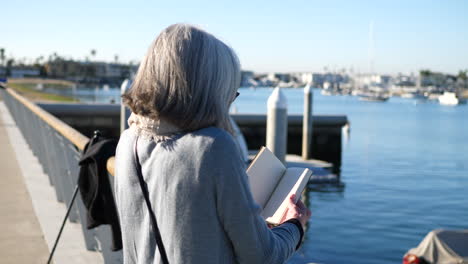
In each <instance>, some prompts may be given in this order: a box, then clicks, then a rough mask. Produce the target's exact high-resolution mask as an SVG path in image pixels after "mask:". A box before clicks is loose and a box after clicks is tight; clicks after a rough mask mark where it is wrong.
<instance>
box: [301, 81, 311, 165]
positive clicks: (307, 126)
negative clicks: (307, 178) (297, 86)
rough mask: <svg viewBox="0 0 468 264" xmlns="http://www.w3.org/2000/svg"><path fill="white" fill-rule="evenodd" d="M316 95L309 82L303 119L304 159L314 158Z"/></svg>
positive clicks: (305, 90) (305, 92) (305, 91)
mask: <svg viewBox="0 0 468 264" xmlns="http://www.w3.org/2000/svg"><path fill="white" fill-rule="evenodd" d="M313 99H314V95H313V92H312V88H311V87H310V85H309V84H307V85H306V87H304V114H303V119H302V159H304V160H308V159H310V158H312V153H311V149H312V123H313V120H312V102H313Z"/></svg>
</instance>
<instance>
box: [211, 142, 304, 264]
mask: <svg viewBox="0 0 468 264" xmlns="http://www.w3.org/2000/svg"><path fill="white" fill-rule="evenodd" d="M209 155H210V159H211V160H212V162H213V163H212V164H213V168H215V169H214V172H215V173H216V175H214V177H216V206H217V212H218V217H219V220H220V222H221V223H222V225H223V227H224V230H225V232H226V234H227V236H228V237H229V239H230V241H231V243H232V246H233V249H234V253H235V254H236V258H237V259H238V261H239V262H240V263H284V262H286V260H287V259H288V258H289V257H291V255H292V254H293V253H294V251H295V248H296V246H297V245H298V243H299V241H300V237H301V234H300V231H299V230H298V228H297V226H296V225H295V224H294V223H284V224H282V225H280V226H278V227H276V228H273V229H270V228H268V226H267V225H266V223H265V220H264V219H263V218H262V217H261V216H260V212H261V208H260V207H259V206H258V205H257V204H256V203H255V202H254V200H253V196H252V194H251V191H250V187H249V184H248V179H247V174H246V172H245V165H244V163H243V162H242V160H241V156H240V154H239V152H238V150H237V148H236V145H235V142H234V141H233V139H232V138H231V137H230V136H229V135H221V136H218V137H217V138H216V140H215V141H214V143H213V146H212V150H211V151H210V154H209Z"/></svg>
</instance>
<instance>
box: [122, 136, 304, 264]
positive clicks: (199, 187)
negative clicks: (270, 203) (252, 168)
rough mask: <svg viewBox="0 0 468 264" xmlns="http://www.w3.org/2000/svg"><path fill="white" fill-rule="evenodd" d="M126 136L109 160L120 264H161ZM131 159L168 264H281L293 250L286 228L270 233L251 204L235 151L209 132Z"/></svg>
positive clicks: (146, 142) (291, 232)
mask: <svg viewBox="0 0 468 264" xmlns="http://www.w3.org/2000/svg"><path fill="white" fill-rule="evenodd" d="M136 138H137V132H136V131H135V130H133V129H128V130H126V131H125V132H124V133H123V134H122V135H121V137H120V141H119V144H118V147H117V153H116V161H115V164H116V169H115V173H116V175H115V198H116V203H117V209H118V212H119V218H120V224H121V228H122V239H123V256H124V263H127V264H128V263H142V264H143V263H145V264H146V263H160V255H159V251H158V249H157V246H156V241H155V239H154V234H153V231H152V227H151V222H150V221H151V220H150V217H149V214H148V210H147V207H146V204H145V202H144V198H143V195H142V192H141V189H140V185H139V183H138V177H137V171H136V167H135V157H134V144H135V141H136ZM138 155H139V158H140V162H141V166H142V172H143V176H144V179H145V181H146V183H147V185H148V190H149V196H150V200H151V203H152V208H153V211H154V213H155V215H156V219H157V222H158V225H159V229H160V232H161V236H162V240H163V244H164V246H165V248H166V253H167V256H168V259H169V262H170V263H283V262H285V261H286V260H287V259H288V258H289V257H290V256H291V255H292V254H293V253H294V251H295V247H296V245H297V244H298V242H299V238H300V233H299V230H298V228H297V227H296V226H295V225H294V224H291V223H285V224H282V225H280V226H279V227H276V228H273V229H269V228H268V227H267V225H266V224H265V221H264V220H263V218H262V217H261V216H260V214H259V213H260V208H259V206H258V205H257V204H256V203H255V202H254V201H253V198H252V194H251V192H250V188H249V185H248V179H247V174H246V173H245V169H246V168H245V165H244V163H243V161H242V160H241V155H240V154H239V151H238V148H237V146H236V143H235V142H234V140H233V138H232V137H231V136H230V135H229V134H228V133H226V132H225V131H224V130H221V129H218V128H214V127H210V128H205V129H201V130H198V131H195V132H192V133H187V134H182V135H179V136H176V137H175V138H174V139H171V140H167V141H163V142H160V143H156V142H154V141H153V140H151V139H148V138H145V137H142V136H139V139H138Z"/></svg>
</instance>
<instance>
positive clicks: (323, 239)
mask: <svg viewBox="0 0 468 264" xmlns="http://www.w3.org/2000/svg"><path fill="white" fill-rule="evenodd" d="M283 91H284V92H285V95H286V96H287V98H288V105H289V112H290V113H301V112H302V101H303V92H302V90H301V89H290V90H283ZM93 92H94V91H93ZM271 92H272V90H271V89H256V90H251V89H240V96H239V97H238V98H237V99H236V101H235V103H234V106H233V110H237V112H255V113H265V112H266V100H267V97H268V95H269V94H270V93H271ZM77 93H79V91H78V92H77ZM106 93H107V94H106ZM112 93H114V97H113V98H114V100H117V101H118V97H119V90H118V89H110V90H109V91H107V92H103V95H102V96H101V94H99V92H98V94H99V95H97V96H95V97H96V98H100V99H98V101H101V102H106V101H107V102H108V101H109V100H110V98H111V97H110V95H111V94H112ZM83 98H87V99H86V100H84V99H82V101H93V100H92V99H93V98H94V97H92V96H89V95H88V97H83ZM313 111H314V113H316V114H345V115H347V116H348V119H349V121H350V123H351V134H350V138H349V140H345V141H344V142H343V158H342V167H341V177H342V182H343V186H312V185H311V186H309V188H308V191H307V197H308V202H309V206H310V208H311V209H312V212H313V216H312V218H311V221H310V223H309V226H308V229H307V231H306V237H305V241H304V244H303V246H302V248H301V249H300V250H299V251H298V252H297V253H296V255H295V256H294V257H293V258H292V260H291V261H290V262H291V263H360V264H365V263H372V264H379V263H401V262H402V256H403V254H404V253H405V252H406V251H407V250H408V249H410V248H412V247H416V246H417V245H418V243H419V242H420V241H421V240H422V238H423V237H424V236H425V235H426V234H427V233H428V232H429V231H431V230H433V229H437V228H448V229H467V228H468V199H467V198H468V105H462V106H456V107H447V106H441V105H439V104H438V103H437V102H427V103H419V102H417V101H415V100H412V99H401V98H391V99H390V100H389V101H387V102H383V103H382V102H363V101H359V100H358V99H357V98H356V97H351V96H322V95H321V94H320V92H319V91H318V90H315V91H314V106H313Z"/></svg>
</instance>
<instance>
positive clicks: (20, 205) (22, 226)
mask: <svg viewBox="0 0 468 264" xmlns="http://www.w3.org/2000/svg"><path fill="white" fill-rule="evenodd" d="M0 103H1V102H0ZM9 126H14V124H12V123H11V122H5V120H3V118H2V116H1V115H0V157H1V158H0V168H1V169H0V212H1V217H0V226H1V227H2V231H1V232H0V256H1V257H0V258H1V260H0V262H1V263H46V261H47V258H48V255H49V250H48V248H47V244H46V241H45V239H44V236H43V234H42V230H41V227H40V225H39V222H38V220H37V217H36V215H35V213H34V209H33V206H32V201H31V197H30V196H29V193H28V190H27V188H26V185H25V183H24V180H23V176H22V174H21V170H20V168H19V164H18V162H17V160H16V155H15V152H14V150H13V148H12V145H11V144H10V141H9V138H8V134H7V127H9Z"/></svg>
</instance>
